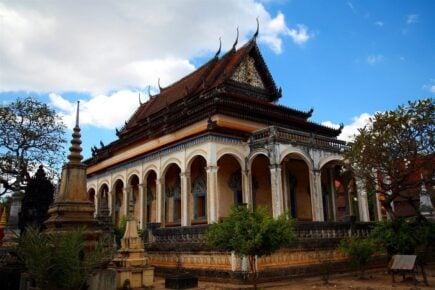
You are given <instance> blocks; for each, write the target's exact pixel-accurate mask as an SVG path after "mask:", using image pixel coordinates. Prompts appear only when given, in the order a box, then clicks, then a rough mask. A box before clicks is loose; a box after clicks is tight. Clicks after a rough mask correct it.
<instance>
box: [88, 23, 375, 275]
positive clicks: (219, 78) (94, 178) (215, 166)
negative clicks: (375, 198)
mask: <svg viewBox="0 0 435 290" xmlns="http://www.w3.org/2000/svg"><path fill="white" fill-rule="evenodd" d="M257 35H258V30H257V33H255V35H254V36H253V37H252V38H251V39H250V40H249V41H248V42H247V43H246V44H244V45H243V46H242V47H240V48H238V49H237V48H236V44H237V41H236V43H235V44H234V46H233V47H232V49H230V50H229V51H228V52H226V53H225V54H224V55H222V56H219V54H220V49H219V51H218V52H217V53H216V55H215V56H214V57H213V58H212V59H210V60H209V61H208V62H207V63H205V64H204V65H202V66H201V67H199V68H198V69H196V70H195V71H194V72H192V73H191V74H189V75H187V76H185V77H184V78H182V79H180V80H178V81H177V82H175V83H173V84H172V85H169V86H167V87H164V88H163V87H160V85H159V88H160V92H159V93H158V94H156V95H150V98H149V100H148V101H147V102H145V103H141V104H140V106H139V107H138V109H137V110H136V112H134V114H133V115H132V116H131V117H130V119H129V120H128V121H126V123H125V125H124V126H123V127H122V128H121V129H120V130H118V129H116V131H117V136H118V139H117V140H115V141H113V142H112V143H110V144H108V145H106V146H104V144H102V146H101V147H100V148H95V147H94V149H93V156H92V158H90V159H88V160H86V161H85V163H86V165H87V166H88V167H87V190H88V196H89V199H90V200H93V201H94V203H95V210H96V214H98V210H99V203H101V200H102V199H101V197H102V196H108V199H107V202H108V207H109V209H110V213H111V216H112V220H113V222H114V224H118V223H119V221H120V220H121V218H122V217H123V216H127V210H128V207H127V205H128V204H127V203H128V202H127V196H129V194H130V193H131V194H132V197H133V202H134V210H133V212H134V217H135V218H136V219H137V221H138V226H139V227H140V228H141V229H143V230H149V232H150V235H149V238H150V236H153V238H152V239H149V261H150V264H151V265H153V266H155V267H156V271H160V270H161V269H163V268H169V267H175V265H176V264H177V263H178V262H179V260H177V259H181V263H182V265H183V266H184V267H186V268H192V269H197V270H198V271H200V269H206V268H207V269H209V268H214V269H215V270H222V271H231V270H233V271H234V269H238V268H240V267H242V266H241V265H242V264H243V263H241V262H240V260H237V259H234V257H231V255H225V254H222V255H217V256H216V253H204V252H203V253H201V254H198V253H196V254H194V253H193V252H194V251H195V249H193V248H189V247H188V246H186V247H185V248H184V249H185V250H183V251H184V254H181V258H180V255H179V254H178V255H175V254H173V251H172V252H171V250H169V249H173V248H171V247H169V246H168V247H167V248H164V247H163V245H164V244H165V243H169V241H172V242H174V241H175V242H177V243H178V242H179V243H180V244H183V243H186V245H187V244H190V245H198V244H195V243H197V242H198V241H200V240H201V234H202V233H203V232H204V230H205V229H206V228H207V225H208V224H211V223H214V222H217V221H219V220H221V219H224V218H225V217H227V216H228V214H229V212H230V208H231V206H232V205H238V204H247V205H248V206H250V207H251V208H252V209H253V210H255V209H256V208H258V207H266V208H267V209H268V210H269V212H270V214H271V215H272V216H273V217H278V216H279V215H281V214H283V213H284V212H286V211H288V212H289V213H290V214H291V215H292V217H294V218H295V219H296V220H297V223H298V225H297V227H298V229H300V232H299V234H300V233H302V232H303V231H304V230H305V229H307V231H308V230H309V231H311V233H313V235H316V233H317V234H318V235H319V237H320V236H321V235H331V237H332V236H333V235H334V237H337V238H338V237H339V235H340V234H339V233H338V231H339V230H335V229H334V228H331V227H329V228H328V229H327V230H325V229H326V228H322V229H321V230H320V228H319V227H321V226H322V225H324V226H325V227H326V226H327V225H329V224H330V223H333V222H348V221H350V220H351V219H352V218H353V217H354V219H356V220H357V221H360V222H367V221H369V220H370V218H371V219H375V218H376V213H375V215H373V216H372V217H370V216H371V214H370V213H369V206H368V204H369V201H368V199H367V194H366V192H365V191H364V190H363V189H362V188H364V186H359V185H360V182H356V181H355V180H354V179H352V178H348V179H343V178H342V176H344V175H345V174H343V173H342V172H341V171H342V167H341V164H342V162H343V156H342V152H343V150H345V149H346V146H347V144H346V142H344V141H341V140H339V139H337V136H338V135H339V134H340V132H341V129H342V128H330V127H326V126H323V125H320V124H317V123H315V122H312V121H310V117H311V116H312V114H313V110H312V109H310V110H308V111H302V110H297V109H293V108H289V107H286V106H283V105H280V104H279V100H280V98H281V97H282V94H283V92H282V90H281V88H279V87H278V86H277V85H276V84H275V82H274V80H273V78H272V74H271V72H270V71H269V69H268V67H267V64H266V63H265V61H264V59H263V57H262V55H261V52H260V50H259V47H258V45H257V41H256V38H257ZM114 130H115V128H114ZM339 176H340V177H339ZM340 229H341V230H342V231H344V232H345V231H346V230H347V229H345V227H344V226H343V227H342V228H340ZM328 231H329V232H328ZM199 248H200V247H199ZM196 251H198V248H197V249H196ZM289 255H290V256H288V260H286V258H282V259H281V260H282V261H281V262H273V261H272V260H271V261H272V262H270V261H269V262H267V261H266V260H264V261H262V262H260V263H259V267H260V268H263V269H266V268H267V267H269V266H270V267H274V266H276V265H281V266H283V265H291V263H293V262H291V261H290V260H291V259H293V258H294V257H293V256H291V254H289ZM212 256H213V258H211V257H212ZM271 259H272V258H271ZM295 259H296V258H295ZM311 259H314V258H313V256H311ZM177 261H178V262H177ZM286 261H287V262H286ZM288 261H290V262H288ZM305 262H306V263H310V259H307V260H306V261H305ZM286 263H287V264H286ZM271 265H272V266H271ZM299 265H301V264H300V263H299ZM159 269H160V270H159Z"/></svg>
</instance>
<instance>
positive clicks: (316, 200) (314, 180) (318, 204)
mask: <svg viewBox="0 0 435 290" xmlns="http://www.w3.org/2000/svg"><path fill="white" fill-rule="evenodd" d="M310 189H311V203H312V213H313V221H320V222H322V221H324V218H323V198H322V182H321V179H320V170H318V169H315V170H310Z"/></svg>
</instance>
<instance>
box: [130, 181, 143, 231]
mask: <svg viewBox="0 0 435 290" xmlns="http://www.w3.org/2000/svg"><path fill="white" fill-rule="evenodd" d="M129 186H130V193H131V199H132V201H133V216H134V218H135V219H136V220H137V221H138V223H139V224H140V220H141V219H140V206H141V205H140V198H139V177H138V176H137V175H133V176H132V177H130V182H129ZM139 226H140V225H139Z"/></svg>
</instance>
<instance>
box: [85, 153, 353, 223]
mask: <svg viewBox="0 0 435 290" xmlns="http://www.w3.org/2000/svg"><path fill="white" fill-rule="evenodd" d="M205 156H206V154H205V152H203V154H197V155H194V156H192V157H191V158H190V159H188V160H189V162H187V166H186V169H185V170H184V171H183V170H182V166H181V162H179V161H178V160H176V159H170V160H168V161H167V162H166V163H165V165H164V166H163V170H162V172H161V173H159V171H158V170H157V168H156V167H155V166H152V165H151V166H150V167H149V168H147V169H146V170H145V171H144V175H143V177H142V178H141V177H140V174H139V172H137V171H133V172H131V173H130V174H129V175H128V177H127V178H126V179H124V178H123V177H122V176H116V177H115V178H114V179H113V180H114V182H113V183H112V184H110V183H109V182H107V181H102V182H100V184H99V186H98V188H97V187H96V186H92V187H90V188H89V190H88V194H89V198H90V200H92V201H94V202H95V205H96V210H97V211H98V208H99V207H100V206H101V205H102V203H107V206H108V207H109V209H110V212H111V215H112V219H113V222H114V223H115V224H118V223H119V222H120V220H121V218H122V216H126V215H127V211H128V206H127V205H128V196H129V195H131V201H132V203H133V207H132V211H133V214H134V216H135V217H136V218H137V219H138V220H139V225H140V227H141V228H143V227H145V225H146V224H148V223H161V224H162V225H164V226H167V227H169V226H184V225H194V224H201V223H211V222H213V221H216V220H218V219H222V218H225V217H226V216H228V214H229V212H230V209H231V206H232V205H234V204H236V205H237V204H242V203H247V204H249V205H250V206H252V207H253V208H254V209H256V208H258V207H266V208H267V209H268V210H269V212H270V213H271V214H274V211H275V210H276V208H275V207H276V204H274V202H273V201H274V200H276V199H277V197H276V196H273V195H274V194H275V195H276V193H275V192H272V190H273V189H272V186H271V184H272V179H274V178H275V175H273V174H272V173H271V172H272V168H276V166H275V167H274V166H272V165H271V162H270V160H269V157H268V156H267V155H266V154H265V153H263V152H259V153H258V154H253V155H252V157H251V158H250V159H249V160H248V161H247V162H246V164H247V166H246V168H248V170H244V168H245V167H244V162H243V159H242V158H240V156H238V155H236V154H233V153H226V154H222V155H221V156H220V158H219V159H218V160H217V162H216V165H210V164H208V163H207V159H206V157H205ZM319 165H321V167H320V168H319V170H318V172H319V179H320V180H319V183H320V184H321V186H320V188H318V187H316V186H314V183H315V182H316V180H315V176H316V174H313V172H316V171H315V170H314V169H313V168H314V166H313V162H312V161H311V159H310V158H307V157H306V156H305V155H303V154H300V153H297V152H296V153H295V152H293V153H288V154H286V155H284V157H283V158H281V162H280V164H279V165H278V168H279V172H278V174H279V175H280V176H279V180H280V182H281V184H280V188H282V189H281V190H282V198H281V199H279V200H278V203H280V205H281V206H282V208H283V210H287V211H289V212H290V214H291V215H292V216H293V217H295V218H296V219H298V220H307V221H312V220H319V216H320V217H321V218H320V220H345V219H347V218H349V217H350V216H351V215H358V205H357V204H356V203H355V202H356V201H357V194H356V189H355V184H354V183H352V182H348V181H346V182H344V181H343V180H340V178H341V177H340V176H342V175H343V174H342V172H341V170H342V168H341V166H340V160H339V159H338V158H333V157H327V158H325V159H323V161H321V162H319ZM349 180H352V179H349ZM315 195H317V196H319V195H320V196H321V198H320V199H317V200H321V203H322V204H321V206H320V208H321V211H322V212H321V213H316V210H318V208H319V207H318V205H317V206H316V204H315V203H316V198H315Z"/></svg>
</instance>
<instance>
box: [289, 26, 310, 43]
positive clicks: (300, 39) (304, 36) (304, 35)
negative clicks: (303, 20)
mask: <svg viewBox="0 0 435 290" xmlns="http://www.w3.org/2000/svg"><path fill="white" fill-rule="evenodd" d="M288 35H290V37H291V38H292V39H293V42H294V43H296V44H298V45H301V44H304V43H305V42H307V41H308V40H309V39H310V38H311V37H312V36H313V34H308V28H307V27H306V26H305V25H303V24H297V28H296V29H295V28H293V29H289V30H288Z"/></svg>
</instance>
